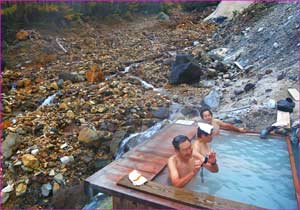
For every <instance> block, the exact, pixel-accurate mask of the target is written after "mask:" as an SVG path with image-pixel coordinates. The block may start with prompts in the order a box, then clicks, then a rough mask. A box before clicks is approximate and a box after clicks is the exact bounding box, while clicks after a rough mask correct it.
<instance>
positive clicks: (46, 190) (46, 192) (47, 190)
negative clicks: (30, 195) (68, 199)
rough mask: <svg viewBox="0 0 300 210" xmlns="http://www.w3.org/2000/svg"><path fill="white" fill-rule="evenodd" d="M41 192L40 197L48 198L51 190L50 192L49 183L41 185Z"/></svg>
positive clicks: (50, 186)
mask: <svg viewBox="0 0 300 210" xmlns="http://www.w3.org/2000/svg"><path fill="white" fill-rule="evenodd" d="M41 190H42V195H43V196H44V197H48V196H49V195H50V192H51V190H52V185H51V184H50V183H47V184H43V185H42V187H41Z"/></svg>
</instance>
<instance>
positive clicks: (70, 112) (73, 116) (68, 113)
mask: <svg viewBox="0 0 300 210" xmlns="http://www.w3.org/2000/svg"><path fill="white" fill-rule="evenodd" d="M66 115H67V117H68V118H69V119H71V120H72V119H74V118H75V114H74V112H73V111H72V110H68V111H67V114H66Z"/></svg>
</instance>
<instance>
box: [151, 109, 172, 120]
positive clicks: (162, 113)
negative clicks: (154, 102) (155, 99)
mask: <svg viewBox="0 0 300 210" xmlns="http://www.w3.org/2000/svg"><path fill="white" fill-rule="evenodd" d="M152 115H153V117H155V118H158V119H166V118H168V117H169V108H167V107H160V108H159V109H158V110H156V111H153V112H152Z"/></svg>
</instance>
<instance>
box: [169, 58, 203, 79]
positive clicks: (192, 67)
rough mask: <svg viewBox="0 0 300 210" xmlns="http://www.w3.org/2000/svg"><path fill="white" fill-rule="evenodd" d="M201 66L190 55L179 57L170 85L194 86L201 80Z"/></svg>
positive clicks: (172, 71) (173, 69)
mask: <svg viewBox="0 0 300 210" xmlns="http://www.w3.org/2000/svg"><path fill="white" fill-rule="evenodd" d="M202 74H203V73H202V70H201V67H200V65H199V64H198V63H197V62H196V61H195V60H194V59H193V58H192V57H191V56H189V55H177V56H176V60H175V63H173V65H172V69H171V74H170V77H169V82H170V84H182V83H187V84H192V83H195V82H198V81H199V80H200V76H201V75H202Z"/></svg>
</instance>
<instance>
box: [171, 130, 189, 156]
mask: <svg viewBox="0 0 300 210" xmlns="http://www.w3.org/2000/svg"><path fill="white" fill-rule="evenodd" d="M172 144H173V146H174V148H175V151H176V153H177V155H178V156H180V157H181V158H182V159H186V160H187V159H189V158H191V157H192V153H193V149H192V144H191V140H190V139H189V138H188V137H187V136H184V135H178V136H176V137H175V138H174V139H173V141H172Z"/></svg>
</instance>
